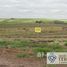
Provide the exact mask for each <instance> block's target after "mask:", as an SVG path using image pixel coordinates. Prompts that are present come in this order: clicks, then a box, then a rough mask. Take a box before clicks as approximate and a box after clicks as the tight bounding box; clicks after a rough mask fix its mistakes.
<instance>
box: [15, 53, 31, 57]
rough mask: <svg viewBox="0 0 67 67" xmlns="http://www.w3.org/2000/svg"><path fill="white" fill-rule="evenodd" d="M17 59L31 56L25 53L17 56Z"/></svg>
mask: <svg viewBox="0 0 67 67" xmlns="http://www.w3.org/2000/svg"><path fill="white" fill-rule="evenodd" d="M16 57H17V58H29V57H30V55H29V54H25V53H23V54H17V55H16Z"/></svg>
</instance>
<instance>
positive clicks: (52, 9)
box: [0, 0, 67, 19]
mask: <svg viewBox="0 0 67 67" xmlns="http://www.w3.org/2000/svg"><path fill="white" fill-rule="evenodd" d="M0 17H1V18H11V17H14V18H57V19H67V0H0Z"/></svg>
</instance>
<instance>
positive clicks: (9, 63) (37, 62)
mask: <svg viewBox="0 0 67 67" xmlns="http://www.w3.org/2000/svg"><path fill="white" fill-rule="evenodd" d="M13 51H14V52H13ZM15 52H16V53H17V52H18V51H17V50H16V51H15V49H9V50H8V49H5V48H0V67H67V65H47V64H46V62H45V59H39V58H16V57H15V55H16V53H15Z"/></svg>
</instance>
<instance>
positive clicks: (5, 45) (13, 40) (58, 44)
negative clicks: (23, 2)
mask: <svg viewBox="0 0 67 67" xmlns="http://www.w3.org/2000/svg"><path fill="white" fill-rule="evenodd" d="M54 21H55V20H52V19H19V18H17V19H16V18H10V19H0V67H37V66H38V67H60V66H61V67H67V65H47V64H46V53H47V52H52V51H53V52H54V51H56V52H67V24H66V20H64V21H63V20H62V21H61V20H59V21H55V23H54ZM57 22H59V23H57ZM62 22H63V23H62ZM38 27H39V28H41V32H36V31H35V28H38ZM48 48H49V49H48ZM39 53H40V54H42V53H44V55H43V56H42V55H40V54H39ZM1 61H2V62H1Z"/></svg>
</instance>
